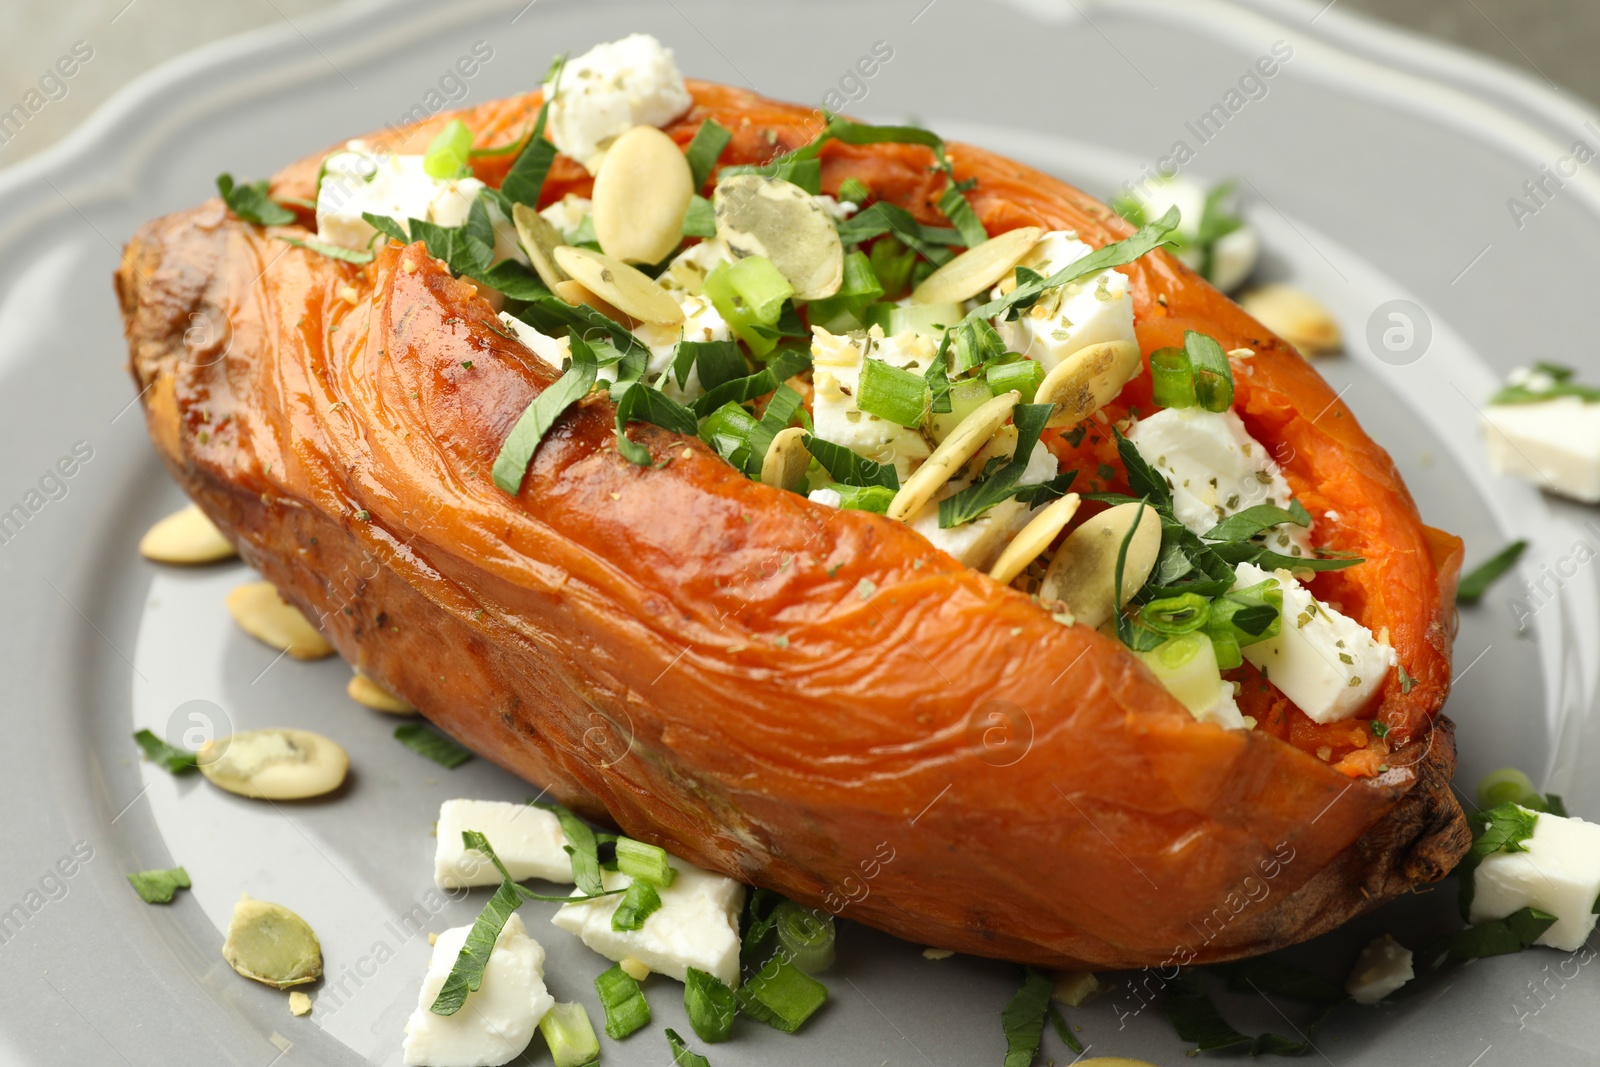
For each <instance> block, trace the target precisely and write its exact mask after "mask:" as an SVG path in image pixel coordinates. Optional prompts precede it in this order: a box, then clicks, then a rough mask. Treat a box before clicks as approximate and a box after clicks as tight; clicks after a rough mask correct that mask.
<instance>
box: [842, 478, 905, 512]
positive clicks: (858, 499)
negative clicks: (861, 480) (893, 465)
mask: <svg viewBox="0 0 1600 1067" xmlns="http://www.w3.org/2000/svg"><path fill="white" fill-rule="evenodd" d="M828 488H829V489H832V490H833V491H834V492H835V493H838V494H839V507H840V508H841V509H842V510H845V511H870V512H873V513H874V514H877V515H882V514H884V513H885V512H887V511H888V510H889V505H890V504H892V503H894V495H895V493H896V490H894V489H890V488H889V487H887V486H883V485H845V484H844V483H843V482H837V483H835V484H833V485H830V486H828Z"/></svg>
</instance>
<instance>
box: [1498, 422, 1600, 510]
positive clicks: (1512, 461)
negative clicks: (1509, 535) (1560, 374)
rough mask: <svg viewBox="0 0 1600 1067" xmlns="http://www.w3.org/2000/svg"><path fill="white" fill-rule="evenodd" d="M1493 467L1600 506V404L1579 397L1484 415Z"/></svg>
mask: <svg viewBox="0 0 1600 1067" xmlns="http://www.w3.org/2000/svg"><path fill="white" fill-rule="evenodd" d="M1483 421H1484V431H1485V436H1486V437H1487V438H1488V442H1489V462H1490V463H1491V464H1492V465H1493V466H1494V469H1495V470H1496V471H1499V472H1500V473H1501V474H1514V475H1516V476H1517V477H1518V478H1522V479H1524V480H1526V481H1529V482H1532V483H1533V484H1535V485H1538V486H1541V487H1543V488H1545V489H1548V490H1550V491H1551V492H1552V493H1559V494H1560V495H1562V496H1567V497H1571V498H1572V499H1574V500H1581V501H1583V502H1584V503H1586V504H1600V404H1595V403H1586V402H1585V401H1584V400H1583V399H1582V398H1580V397H1575V396H1562V397H1556V398H1554V399H1551V400H1538V401H1534V402H1532V403H1528V404H1490V405H1489V406H1488V407H1486V408H1484V409H1483Z"/></svg>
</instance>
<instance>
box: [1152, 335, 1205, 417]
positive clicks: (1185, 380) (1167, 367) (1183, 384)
mask: <svg viewBox="0 0 1600 1067" xmlns="http://www.w3.org/2000/svg"><path fill="white" fill-rule="evenodd" d="M1150 381H1151V385H1152V386H1153V397H1152V399H1154V400H1155V402H1156V403H1157V404H1158V405H1160V406H1161V407H1164V408H1192V407H1194V406H1195V403H1196V401H1195V396H1194V362H1193V361H1192V360H1191V359H1190V358H1189V353H1188V352H1185V351H1184V350H1183V349H1181V348H1158V349H1156V350H1155V351H1154V352H1152V353H1150Z"/></svg>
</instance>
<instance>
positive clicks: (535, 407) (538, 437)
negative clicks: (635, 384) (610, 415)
mask: <svg viewBox="0 0 1600 1067" xmlns="http://www.w3.org/2000/svg"><path fill="white" fill-rule="evenodd" d="M569 337H570V340H569V345H570V348H571V352H572V364H571V365H570V366H569V367H568V368H567V370H566V373H564V374H563V375H562V376H561V377H560V378H559V379H557V380H556V381H555V382H554V383H553V384H552V385H550V386H549V387H547V388H546V389H545V390H544V392H542V393H540V394H539V395H538V396H537V397H535V398H534V400H533V403H531V404H529V405H528V407H527V410H525V411H524V412H523V413H522V417H521V418H519V419H518V420H517V424H516V425H515V426H513V427H512V428H511V433H510V434H509V435H508V436H507V437H506V440H505V444H503V445H501V446H500V455H499V456H498V457H496V459H495V461H494V484H495V485H497V486H499V487H500V490H501V491H502V492H506V493H510V494H511V495H513V496H515V495H517V493H518V492H520V491H521V489H522V479H523V478H524V477H526V476H527V473H528V465H529V464H531V463H532V462H533V454H534V452H535V451H536V450H537V449H538V447H539V442H541V441H543V440H544V435H545V434H547V433H549V432H550V428H551V427H552V426H554V425H555V422H556V420H557V419H558V418H560V417H561V414H562V412H564V411H566V410H567V408H569V407H571V406H572V405H573V404H575V403H577V402H578V401H579V400H581V399H583V398H584V397H585V396H587V395H589V390H590V389H592V388H594V382H595V377H596V374H597V373H598V371H599V364H598V362H597V361H596V359H595V355H594V350H593V349H591V348H590V347H589V346H588V345H587V344H585V343H584V341H583V338H582V337H580V336H578V333H577V332H576V331H570V332H569Z"/></svg>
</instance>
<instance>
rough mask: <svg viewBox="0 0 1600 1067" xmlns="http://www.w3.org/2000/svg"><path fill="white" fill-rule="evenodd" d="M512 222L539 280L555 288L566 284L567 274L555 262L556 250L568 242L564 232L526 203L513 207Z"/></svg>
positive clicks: (519, 242)
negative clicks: (563, 235) (562, 233)
mask: <svg viewBox="0 0 1600 1067" xmlns="http://www.w3.org/2000/svg"><path fill="white" fill-rule="evenodd" d="M511 221H512V223H513V224H514V225H515V226H516V227H517V243H518V244H520V245H521V246H522V250H523V251H524V252H526V253H527V254H528V262H530V263H532V264H533V272H534V273H535V274H537V275H538V276H539V280H540V281H541V282H544V284H545V285H547V286H549V287H550V288H551V289H554V288H555V287H556V286H557V285H559V284H560V283H561V282H564V281H566V280H567V277H568V276H567V272H566V271H564V270H562V269H561V268H560V267H559V266H557V265H556V261H555V250H556V249H557V248H560V247H561V246H562V245H564V244H566V243H567V242H566V240H565V238H563V237H562V236H561V231H560V230H558V229H556V228H555V226H554V225H553V224H552V223H551V222H550V220H549V219H547V218H545V217H544V216H543V215H541V214H539V213H538V212H537V211H535V210H533V208H531V207H529V206H528V205H526V204H513V205H512V206H511Z"/></svg>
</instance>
